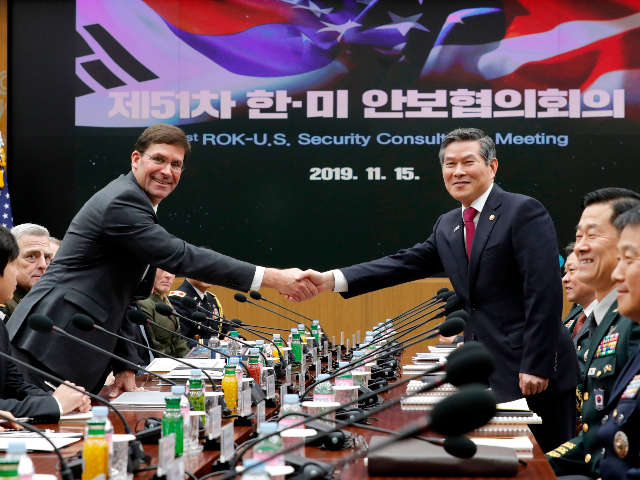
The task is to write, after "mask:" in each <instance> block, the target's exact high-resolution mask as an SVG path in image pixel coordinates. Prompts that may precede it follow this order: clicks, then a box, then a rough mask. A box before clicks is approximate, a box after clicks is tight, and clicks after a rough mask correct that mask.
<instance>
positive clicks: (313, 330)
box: [311, 320, 320, 348]
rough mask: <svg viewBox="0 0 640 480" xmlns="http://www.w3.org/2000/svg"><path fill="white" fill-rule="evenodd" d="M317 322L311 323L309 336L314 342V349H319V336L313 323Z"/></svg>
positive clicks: (316, 326)
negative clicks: (311, 336)
mask: <svg viewBox="0 0 640 480" xmlns="http://www.w3.org/2000/svg"><path fill="white" fill-rule="evenodd" d="M315 322H317V320H314V321H313V325H311V335H313V338H315V340H316V348H320V335H319V334H318V325H317V324H316V323H315Z"/></svg>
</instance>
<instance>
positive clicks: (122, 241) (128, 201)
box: [102, 190, 256, 292]
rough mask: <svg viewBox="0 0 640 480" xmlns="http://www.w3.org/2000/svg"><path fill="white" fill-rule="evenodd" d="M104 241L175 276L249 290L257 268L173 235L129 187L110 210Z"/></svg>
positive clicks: (106, 215) (103, 224) (104, 231)
mask: <svg viewBox="0 0 640 480" xmlns="http://www.w3.org/2000/svg"><path fill="white" fill-rule="evenodd" d="M102 234H103V235H104V237H105V238H104V240H105V241H106V242H108V243H111V244H112V245H114V246H115V247H118V248H122V249H123V250H125V251H127V252H128V253H129V254H130V255H133V256H134V257H136V258H140V259H142V260H144V261H145V262H148V263H149V264H150V265H153V266H155V267H159V268H162V269H163V270H166V271H168V272H171V273H173V274H175V275H180V276H185V277H189V278H196V279H198V280H202V281H205V282H207V283H212V284H214V285H221V286H224V287H228V288H234V289H236V290H242V291H245V292H246V291H249V289H250V288H251V283H252V281H253V277H254V275H255V271H256V267H255V265H251V264H249V263H246V262H242V261H240V260H236V259H234V258H231V257H228V256H226V255H222V254H220V253H217V252H214V251H212V250H206V249H202V248H197V247H195V246H193V245H190V244H189V243H187V242H185V241H183V240H180V239H179V238H177V237H175V236H173V235H171V234H169V233H168V232H167V231H166V230H165V229H164V228H162V227H161V226H160V225H158V224H157V223H156V222H155V219H154V217H153V210H151V208H150V205H142V204H141V203H140V197H139V195H136V194H135V192H133V191H129V190H127V191H126V192H123V193H122V194H121V195H118V196H116V197H115V198H114V199H113V201H112V202H111V203H110V204H109V207H108V208H107V209H106V213H105V216H104V220H103V223H102Z"/></svg>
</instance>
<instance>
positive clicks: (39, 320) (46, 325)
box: [27, 313, 176, 385]
mask: <svg viewBox="0 0 640 480" xmlns="http://www.w3.org/2000/svg"><path fill="white" fill-rule="evenodd" d="M27 322H28V324H29V327H31V328H32V329H33V330H35V331H36V332H40V333H51V332H54V333H58V334H61V335H64V336H65V337H66V338H70V339H71V340H73V341H75V342H78V343H80V344H82V345H85V346H87V347H89V348H92V349H93V350H95V351H97V352H100V353H102V354H103V355H108V356H109V357H111V358H115V359H116V360H118V361H120V362H122V363H126V364H127V365H131V366H133V367H135V368H136V369H138V370H142V371H143V372H145V373H148V374H149V375H153V376H154V377H157V378H159V379H160V380H162V381H163V382H167V383H170V384H171V385H176V382H174V381H172V380H169V379H168V378H165V377H163V376H162V375H158V374H157V373H155V372H151V371H149V370H147V369H145V368H142V367H141V366H140V365H136V364H135V363H134V362H132V361H130V360H127V359H126V358H123V357H120V356H118V355H116V354H114V353H111V352H109V351H108V350H105V349H104V348H100V347H98V346H96V345H94V344H93V343H89V342H85V341H84V340H82V339H80V338H78V337H75V336H73V335H71V334H70V333H68V332H65V331H64V330H63V329H61V328H59V327H56V326H55V325H54V324H53V320H51V319H50V318H49V317H47V316H45V315H40V314H38V313H36V314H34V315H31V316H30V317H29V320H27Z"/></svg>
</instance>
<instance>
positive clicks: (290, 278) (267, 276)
mask: <svg viewBox="0 0 640 480" xmlns="http://www.w3.org/2000/svg"><path fill="white" fill-rule="evenodd" d="M262 286H263V287H269V288H275V289H276V290H278V291H279V292H280V293H281V294H283V295H284V296H285V298H286V299H287V300H291V301H292V302H296V303H299V302H303V301H305V300H310V299H312V298H313V297H315V296H316V295H318V294H319V293H322V292H327V291H328V292H331V291H333V289H334V286H335V279H334V277H333V273H332V272H330V271H329V272H324V273H320V272H316V271H315V270H306V271H304V272H303V271H302V270H300V269H299V268H290V269H288V270H277V269H275V268H267V269H265V271H264V277H263V279H262Z"/></svg>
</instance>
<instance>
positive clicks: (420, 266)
mask: <svg viewBox="0 0 640 480" xmlns="http://www.w3.org/2000/svg"><path fill="white" fill-rule="evenodd" d="M440 220H442V217H440V218H439V219H438V221H437V222H436V224H435V226H434V227H433V233H432V234H431V236H430V237H429V238H428V239H427V241H426V242H424V243H418V244H417V245H415V246H414V247H413V248H409V249H406V250H400V251H399V252H398V253H396V254H395V255H390V256H388V257H384V258H380V259H378V260H374V261H372V262H367V263H361V264H359V265H354V266H352V267H347V268H341V269H340V271H341V272H342V273H343V274H344V276H345V278H346V279H347V282H348V284H349V291H348V292H345V293H341V295H342V296H343V297H344V298H351V297H355V296H357V295H362V294H363V293H369V292H373V291H376V290H381V289H383V288H388V287H393V286H394V285H399V284H401V283H406V282H411V281H413V280H419V279H421V278H425V277H429V276H431V275H433V274H435V273H438V272H441V271H443V270H444V267H443V266H442V262H441V261H440V256H439V255H438V245H437V242H436V230H437V228H438V225H439V223H440Z"/></svg>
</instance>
